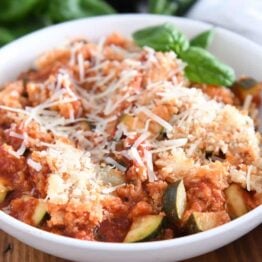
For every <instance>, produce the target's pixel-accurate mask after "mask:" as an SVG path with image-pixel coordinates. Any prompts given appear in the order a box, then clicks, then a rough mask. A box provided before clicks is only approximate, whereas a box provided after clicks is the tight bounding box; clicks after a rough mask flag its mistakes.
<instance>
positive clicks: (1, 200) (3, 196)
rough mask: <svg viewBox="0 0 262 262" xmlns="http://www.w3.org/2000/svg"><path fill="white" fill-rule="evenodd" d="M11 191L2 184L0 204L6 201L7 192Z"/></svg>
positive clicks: (0, 185)
mask: <svg viewBox="0 0 262 262" xmlns="http://www.w3.org/2000/svg"><path fill="white" fill-rule="evenodd" d="M9 191H10V189H9V188H7V187H6V186H4V185H2V184H0V204H1V203H3V202H4V201H5V198H6V195H7V193H8V192H9Z"/></svg>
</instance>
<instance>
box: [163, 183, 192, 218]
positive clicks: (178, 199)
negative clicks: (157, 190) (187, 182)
mask: <svg viewBox="0 0 262 262" xmlns="http://www.w3.org/2000/svg"><path fill="white" fill-rule="evenodd" d="M163 202H164V211H165V213H166V215H167V218H168V219H169V221H170V222H173V223H177V222H179V221H180V220H181V219H182V216H183V214H184V212H185V209H186V202H187V200H186V190H185V186H184V182H183V180H179V181H177V182H176V183H174V184H170V185H169V186H168V187H167V190H166V192H165V194H164V199H163Z"/></svg>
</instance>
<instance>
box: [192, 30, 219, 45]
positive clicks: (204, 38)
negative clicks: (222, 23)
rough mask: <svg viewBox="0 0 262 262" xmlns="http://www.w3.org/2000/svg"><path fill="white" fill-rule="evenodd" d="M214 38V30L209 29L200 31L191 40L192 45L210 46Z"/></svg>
mask: <svg viewBox="0 0 262 262" xmlns="http://www.w3.org/2000/svg"><path fill="white" fill-rule="evenodd" d="M213 39H214V30H212V29H211V30H208V31H205V32H202V33H200V34H199V35H197V36H196V37H194V38H193V39H191V41H190V45H191V46H198V47H202V48H208V47H209V45H210V44H211V43H212V41H213Z"/></svg>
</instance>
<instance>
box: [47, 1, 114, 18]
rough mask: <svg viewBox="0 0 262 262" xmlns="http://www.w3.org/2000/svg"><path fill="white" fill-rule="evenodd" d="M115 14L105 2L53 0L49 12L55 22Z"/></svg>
mask: <svg viewBox="0 0 262 262" xmlns="http://www.w3.org/2000/svg"><path fill="white" fill-rule="evenodd" d="M114 12H115V11H114V9H113V8H112V7H111V6H110V5H108V4H107V3H106V2H105V1H103V0H52V1H50V4H49V10H48V13H49V16H50V18H51V20H53V21H54V22H63V21H66V20H72V19H77V18H81V17H87V16H95V15H102V14H111V13H114Z"/></svg>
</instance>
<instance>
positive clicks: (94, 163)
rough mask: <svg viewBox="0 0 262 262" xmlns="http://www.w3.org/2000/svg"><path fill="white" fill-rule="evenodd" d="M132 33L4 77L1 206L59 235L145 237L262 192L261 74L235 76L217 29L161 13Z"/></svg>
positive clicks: (167, 232)
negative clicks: (185, 29) (220, 55)
mask: <svg viewBox="0 0 262 262" xmlns="http://www.w3.org/2000/svg"><path fill="white" fill-rule="evenodd" d="M159 36H161V37H160V38H159ZM134 40H135V42H134V41H132V40H130V39H126V38H123V37H122V36H120V35H117V34H112V35H109V36H107V37H105V38H102V39H100V40H99V41H98V42H97V43H94V42H91V41H88V40H87V39H75V40H73V41H72V42H70V43H67V44H65V45H64V46H61V47H59V48H57V49H55V50H51V51H50V52H47V53H45V54H43V55H42V56H41V57H40V58H38V59H37V60H36V62H35V65H34V67H33V68H32V69H30V70H29V71H27V72H25V73H22V74H21V75H20V77H19V78H18V79H17V80H16V81H13V82H11V83H7V84H6V85H4V86H3V88H2V91H1V93H0V103H1V105H0V110H1V122H0V125H1V129H0V130H1V132H0V134H1V147H0V184H1V187H0V202H1V209H2V210H3V211H4V212H6V213H8V214H10V215H11V216H14V217H15V218H17V219H19V220H21V221H24V222H25V223H28V224H31V225H33V226H37V227H39V228H41V229H43V230H47V231H50V232H53V233H56V234H60V235H66V236H70V237H74V238H78V239H84V240H94V241H107V242H139V241H152V240H162V239H170V238H175V237H179V236H181V235H185V234H190V233H196V232H201V231H205V230H208V229H210V228H213V227H216V226H219V225H221V224H224V223H226V222H229V221H230V220H231V219H234V218H236V217H239V216H241V215H243V214H245V213H246V212H248V211H249V210H251V209H253V208H255V207H256V206H258V205H260V204H261V192H262V185H261V183H262V174H261V161H260V136H259V133H258V132H257V130H258V128H259V121H258V117H257V114H258V106H259V104H260V91H261V84H260V83H259V82H257V81H255V80H254V79H252V78H250V77H243V78H241V79H240V80H238V81H235V77H234V71H233V70H232V69H231V68H230V67H228V66H226V65H224V64H223V63H221V62H220V61H219V60H217V59H216V58H215V57H214V56H212V55H211V54H209V53H208V51H206V50H205V49H204V47H206V45H207V44H208V42H209V41H210V33H209V32H205V33H204V34H202V35H201V36H199V37H198V38H197V39H194V40H193V41H191V43H189V41H188V40H187V39H186V38H185V37H184V36H183V34H181V33H180V32H178V31H177V30H176V29H175V28H174V27H173V26H172V25H160V26H156V27H150V28H147V29H143V30H141V31H138V32H136V33H135V34H134ZM160 40H161V41H160ZM139 46H145V47H139ZM200 58H201V59H200Z"/></svg>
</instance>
